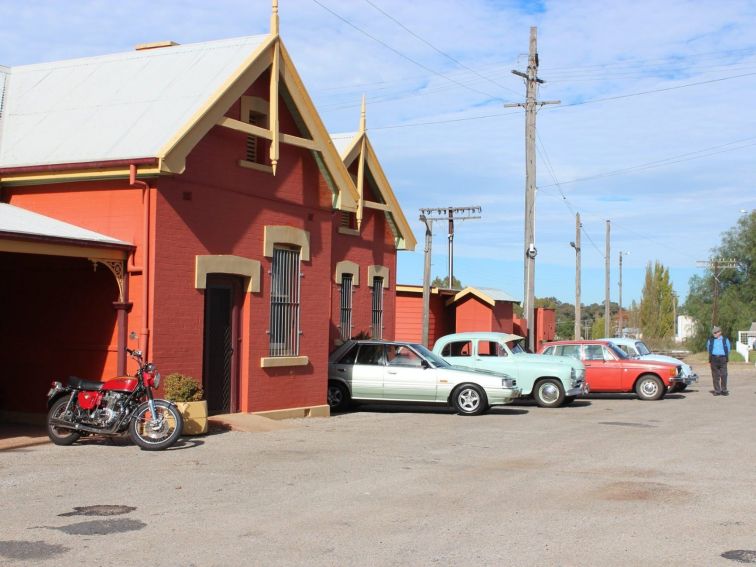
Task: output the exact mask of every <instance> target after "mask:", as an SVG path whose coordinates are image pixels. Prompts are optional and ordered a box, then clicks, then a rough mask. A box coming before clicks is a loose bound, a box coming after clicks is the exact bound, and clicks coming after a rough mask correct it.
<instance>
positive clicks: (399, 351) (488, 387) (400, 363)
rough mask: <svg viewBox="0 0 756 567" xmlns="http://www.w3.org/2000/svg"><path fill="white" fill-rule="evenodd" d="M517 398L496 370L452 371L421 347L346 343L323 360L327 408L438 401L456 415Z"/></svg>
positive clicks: (517, 391)
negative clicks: (326, 373) (452, 410)
mask: <svg viewBox="0 0 756 567" xmlns="http://www.w3.org/2000/svg"><path fill="white" fill-rule="evenodd" d="M520 394H521V390H520V388H517V384H516V380H513V379H512V378H510V377H508V376H505V375H503V374H500V373H497V372H478V371H473V370H464V369H459V368H453V367H452V366H451V365H450V364H449V363H448V362H446V361H445V360H444V359H443V358H441V357H439V356H437V355H435V354H433V353H432V352H431V351H429V350H428V349H427V348H425V347H424V346H423V345H420V344H414V343H404V342H396V341H378V340H359V341H354V340H352V341H347V342H345V343H344V344H343V345H341V346H340V347H339V348H338V349H336V350H335V351H334V352H333V354H331V356H330V357H329V359H328V405H329V406H330V407H331V409H332V410H337V411H338V410H342V409H345V408H346V407H347V406H348V405H349V403H350V401H351V400H356V401H364V402H368V401H369V402H390V403H394V402H412V403H418V402H421V403H425V402H430V403H439V404H446V405H449V406H452V407H453V408H454V409H455V410H457V413H459V414H460V415H478V414H480V413H483V412H484V411H486V410H487V409H488V408H489V407H490V406H494V405H504V404H511V403H512V401H513V400H514V398H517V397H519V396H520Z"/></svg>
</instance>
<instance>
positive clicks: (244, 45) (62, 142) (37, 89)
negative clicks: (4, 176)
mask: <svg viewBox="0 0 756 567" xmlns="http://www.w3.org/2000/svg"><path fill="white" fill-rule="evenodd" d="M268 38H269V36H267V35H259V36H249V37H241V38H235V39H226V40H220V41H211V42H205V43H195V44H187V45H177V46H172V47H162V48H157V49H148V50H143V51H131V52H126V53H117V54H113V55H105V56H100V57H89V58H85V59H73V60H69V61H56V62H53V63H41V64H36V65H25V66H19V67H12V68H10V72H9V74H7V75H6V76H5V81H4V83H5V104H4V107H2V106H0V111H2V112H1V114H0V120H1V121H0V167H3V168H7V167H23V166H30V165H51V164H62V163H83V162H93V161H109V160H119V159H136V158H144V157H158V151H159V150H160V149H161V148H162V147H163V146H164V145H165V144H166V143H167V142H168V141H169V140H170V139H171V138H172V137H173V136H174V135H175V134H176V133H178V132H179V131H181V129H182V128H183V127H185V126H186V125H187V124H188V123H189V121H190V120H191V119H192V117H193V116H194V115H195V114H196V113H197V112H198V111H199V110H200V109H201V108H202V106H203V105H204V104H205V103H206V102H207V101H208V99H209V98H210V97H211V96H212V95H213V94H214V93H216V91H218V90H219V89H221V87H222V86H223V84H224V83H225V82H226V81H227V80H228V79H229V78H230V77H231V76H232V75H233V74H234V73H235V72H236V71H237V70H238V69H239V68H240V66H241V65H242V64H243V63H244V61H245V60H246V59H247V58H248V57H249V56H250V55H251V54H252V53H253V52H254V51H255V49H256V48H258V47H259V46H260V45H261V44H262V43H263V41H265V40H266V39H268ZM3 75H4V74H3V73H2V68H0V85H1V84H2V78H3ZM0 92H2V87H1V86H0ZM0 100H2V97H0ZM0 104H2V103H0Z"/></svg>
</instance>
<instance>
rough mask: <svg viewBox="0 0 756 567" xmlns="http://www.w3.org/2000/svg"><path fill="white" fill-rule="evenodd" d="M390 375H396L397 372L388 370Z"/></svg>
mask: <svg viewBox="0 0 756 567" xmlns="http://www.w3.org/2000/svg"><path fill="white" fill-rule="evenodd" d="M386 372H388V373H389V374H396V370H386Z"/></svg>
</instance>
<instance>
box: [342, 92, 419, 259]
mask: <svg viewBox="0 0 756 567" xmlns="http://www.w3.org/2000/svg"><path fill="white" fill-rule="evenodd" d="M331 139H332V140H333V144H334V147H335V148H336V149H337V150H338V152H339V154H340V155H341V158H342V160H343V161H344V165H345V166H346V167H347V168H349V167H350V166H351V165H352V164H353V163H354V162H355V160H359V161H360V168H359V171H361V172H362V178H359V177H358V179H357V193H358V196H359V201H358V204H357V226H358V227H359V226H360V224H361V221H362V210H363V209H364V208H365V207H367V208H373V209H378V210H383V211H384V213H385V214H386V220H387V221H388V224H389V227H390V228H391V231H392V232H393V234H394V240H395V242H396V247H397V248H398V249H400V250H414V249H415V245H416V244H417V241H416V240H415V235H414V234H413V233H412V229H411V228H410V225H409V223H408V222H407V218H406V217H405V216H404V212H403V211H402V208H401V207H400V206H399V202H398V201H397V199H396V195H394V190H393V189H392V188H391V184H390V183H389V181H388V179H387V177H386V174H385V173H384V171H383V168H382V167H381V164H380V162H379V161H378V156H377V155H376V153H375V150H374V149H373V145H372V144H371V143H370V138H368V135H367V131H366V129H365V102H364V100H363V103H362V119H361V121H360V131H359V132H356V133H349V134H331ZM367 178H371V179H373V181H374V186H373V189H375V190H377V192H378V195H376V198H377V199H379V200H380V201H379V202H371V201H367V200H366V199H365V198H364V191H363V190H362V188H363V186H364V183H365V182H366V179H367Z"/></svg>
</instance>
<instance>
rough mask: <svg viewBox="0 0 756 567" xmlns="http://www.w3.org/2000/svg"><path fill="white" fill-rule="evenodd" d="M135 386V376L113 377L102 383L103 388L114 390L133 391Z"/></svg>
mask: <svg viewBox="0 0 756 567" xmlns="http://www.w3.org/2000/svg"><path fill="white" fill-rule="evenodd" d="M136 386H137V381H136V378H115V379H113V380H109V381H107V382H105V384H103V386H102V389H103V390H115V391H116V392H133V391H134V389H135V388H136Z"/></svg>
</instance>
